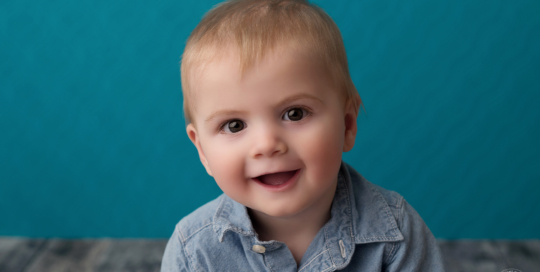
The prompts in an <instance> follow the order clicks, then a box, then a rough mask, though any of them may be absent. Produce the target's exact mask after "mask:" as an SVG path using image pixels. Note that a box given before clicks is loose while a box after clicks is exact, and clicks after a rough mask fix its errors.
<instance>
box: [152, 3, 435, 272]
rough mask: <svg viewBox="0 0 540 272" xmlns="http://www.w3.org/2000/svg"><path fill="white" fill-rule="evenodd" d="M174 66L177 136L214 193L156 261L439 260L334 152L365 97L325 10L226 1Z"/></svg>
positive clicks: (338, 266) (415, 266)
mask: <svg viewBox="0 0 540 272" xmlns="http://www.w3.org/2000/svg"><path fill="white" fill-rule="evenodd" d="M181 75H182V87H183V95H184V111H185V118H186V123H187V128H186V130H187V134H188V136H189V139H190V140H191V141H192V142H193V144H194V145H195V147H196V148H197V151H198V153H199V158H200V160H201V162H202V164H203V165H204V167H205V168H206V171H207V172H208V174H209V175H210V176H212V177H213V178H214V179H215V181H216V182H217V184H218V186H219V187H220V188H221V189H222V190H223V192H224V194H222V195H221V196H220V197H218V198H217V199H215V200H213V201H211V202H209V203H207V204H206V205H204V206H202V207H200V208H199V209H197V210H196V211H194V212H193V213H191V214H190V215H188V216H186V217H185V218H183V219H182V220H181V221H180V222H179V223H178V225H177V226H176V229H175V231H174V233H173V235H172V237H171V238H170V240H169V242H168V244H167V248H166V250H165V254H164V256H163V263H162V268H161V269H162V271H274V272H282V271H334V270H342V271H443V266H442V261H441V257H440V254H439V250H438V248H437V244H436V240H435V238H434V237H433V234H432V233H431V232H430V230H429V229H428V227H427V226H426V224H425V223H424V221H423V220H422V218H420V216H419V215H418V213H416V211H415V210H414V209H413V208H412V207H411V206H410V205H409V204H408V203H407V202H406V201H405V200H404V199H403V197H402V196H400V195H399V194H398V193H395V192H392V191H388V190H385V189H383V188H381V187H379V186H377V185H374V184H372V183H370V182H369V181H367V180H366V179H364V178H363V177H362V176H361V175H360V174H359V173H358V172H356V171H355V170H354V169H353V168H352V167H351V166H349V165H348V164H346V163H344V162H343V161H342V154H343V152H347V151H349V150H351V149H352V148H353V146H354V142H355V136H356V133H357V126H356V118H357V116H358V111H359V108H360V105H361V103H362V101H361V99H360V96H359V95H358V93H357V91H356V88H355V87H354V85H353V82H352V80H351V78H350V75H349V71H348V65H347V56H346V54H345V48H344V45H343V41H342V38H341V34H340V32H339V29H338V28H337V26H336V24H335V23H334V22H333V20H332V19H331V18H330V17H329V16H328V15H327V14H326V13H325V12H324V11H323V10H321V9H320V8H318V7H316V6H314V5H312V4H310V3H308V2H307V1H302V0H236V1H234V0H233V1H228V2H224V3H222V4H220V5H218V6H216V7H215V8H214V9H212V10H211V11H210V12H209V13H208V14H206V16H205V17H204V18H203V19H202V21H201V22H200V23H199V25H198V26H197V27H196V28H195V30H194V31H193V33H191V36H190V37H189V39H188V41H187V44H186V48H185V51H184V54H183V57H182V65H181Z"/></svg>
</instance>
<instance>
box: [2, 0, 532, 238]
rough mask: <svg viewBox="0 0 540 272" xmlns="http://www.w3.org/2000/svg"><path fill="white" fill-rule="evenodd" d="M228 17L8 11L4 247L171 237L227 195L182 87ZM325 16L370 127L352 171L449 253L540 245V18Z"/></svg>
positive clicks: (412, 3)
mask: <svg viewBox="0 0 540 272" xmlns="http://www.w3.org/2000/svg"><path fill="white" fill-rule="evenodd" d="M217 2H218V1H209V0H206V1H127V0H119V1H96V0H80V1H66V0H58V1H52V0H51V1H36V0H24V1H22V0H19V1H13V0H8V1H1V2H0V49H1V50H0V129H1V131H0V235H23V236H46V237H50V236H59V237H102V236H112V237H168V236H169V235H170V234H171V233H172V230H173V227H174V224H175V223H176V222H177V221H178V220H179V219H180V218H181V217H182V216H184V215H186V214H187V213H189V212H191V211H193V210H194V209H195V208H196V207H198V206H200V205H202V204H203V203H205V202H207V201H208V200H210V199H213V198H215V197H216V196H217V195H218V194H220V190H219V188H218V187H217V186H216V185H215V184H214V182H213V180H212V179H211V178H210V177H209V176H207V175H206V173H205V171H204V169H203V167H202V166H201V165H200V162H199V160H198V157H197V153H196V150H195V148H194V147H193V146H192V145H191V143H190V142H189V140H188V138H187V136H186V135H185V131H184V123H183V118H182V109H181V105H182V96H181V86H180V77H179V71H178V70H179V69H178V61H179V57H180V55H181V53H182V51H183V47H184V43H185V40H186V39H187V37H188V35H189V33H190V31H191V30H192V29H193V28H194V27H195V25H196V24H197V23H198V21H199V20H200V18H201V17H202V15H203V14H204V13H205V12H206V11H207V10H208V9H209V8H211V7H212V6H213V5H214V4H216V3H217ZM315 3H317V4H318V5H320V6H322V7H323V8H324V9H326V10H327V12H328V13H329V14H330V15H331V16H332V17H333V18H334V19H335V21H336V22H337V24H338V25H339V27H340V28H341V30H342V34H343V36H344V40H345V44H346V47H347V50H348V56H349V60H350V68H351V72H352V77H353V80H354V82H355V83H356V85H357V87H358V90H359V92H360V95H361V96H362V98H363V100H364V104H365V108H366V111H367V114H362V116H361V117H360V119H359V120H358V124H359V134H358V137H357V145H356V146H355V148H354V149H353V151H351V152H350V153H347V154H345V161H347V162H348V163H350V164H352V165H353V166H355V167H356V169H357V170H359V171H360V172H361V173H362V174H363V175H364V176H366V177H367V178H368V179H369V180H371V181H372V182H374V183H377V184H380V185H382V186H383V187H386V188H389V189H393V190H396V191H398V192H400V193H401V194H402V195H404V196H405V198H406V199H407V200H408V201H409V202H410V203H411V204H412V205H413V206H414V207H415V208H416V209H417V210H418V212H419V213H420V214H421V215H422V217H423V218H424V220H425V221H426V222H427V224H428V226H429V227H430V228H431V230H432V231H433V233H434V234H435V236H437V237H443V238H506V239H516V238H540V236H539V234H538V229H540V216H538V214H539V211H540V204H539V203H540V201H538V193H539V192H540V144H539V139H540V110H539V105H540V16H538V14H540V2H539V1H536V0H516V1H502V0H494V1H493V0H492V1H487V0H453V1H431V0H408V1H398V0H386V1H380V0H365V1H357V0H354V1H352V0H351V1H330V0H324V1H323V0H318V1H315Z"/></svg>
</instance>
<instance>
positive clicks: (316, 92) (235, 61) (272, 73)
mask: <svg viewBox="0 0 540 272" xmlns="http://www.w3.org/2000/svg"><path fill="white" fill-rule="evenodd" d="M330 78H331V77H330V76H329V75H328V72H327V69H325V67H324V65H323V64H322V63H321V62H320V61H319V60H318V59H317V58H313V57H310V56H309V55H308V54H305V53H302V52H299V51H298V50H292V49H290V48H278V49H276V50H273V51H272V52H269V53H268V54H266V55H265V56H264V58H262V59H261V60H260V61H258V62H256V63H254V64H253V65H252V66H251V67H250V68H249V69H246V70H245V71H241V65H240V58H239V55H238V52H236V51H235V50H227V51H225V50H224V51H223V52H222V53H221V54H220V56H219V57H218V58H215V59H213V60H212V61H209V62H207V63H205V64H204V65H203V66H201V67H200V68H199V69H198V71H197V72H196V73H195V74H194V77H193V80H194V82H193V86H192V91H193V100H192V102H193V118H194V119H195V120H197V121H196V122H197V123H199V122H204V121H203V120H205V119H207V118H208V116H209V115H212V113H213V112H215V111H219V110H222V109H227V110H240V109H248V108H251V109H252V110H258V109H260V108H261V107H264V106H268V107H271V106H273V105H277V104H278V102H279V101H281V100H286V99H287V98H290V97H293V96H299V95H302V94H308V95H311V96H314V97H317V98H319V99H321V100H322V99H327V98H328V96H329V95H331V96H337V93H338V91H337V90H336V89H335V88H334V84H332V81H331V79H330ZM195 120H194V121H195Z"/></svg>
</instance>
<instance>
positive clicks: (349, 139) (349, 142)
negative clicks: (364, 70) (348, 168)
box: [343, 94, 362, 152]
mask: <svg viewBox="0 0 540 272" xmlns="http://www.w3.org/2000/svg"><path fill="white" fill-rule="evenodd" d="M353 102H354V103H353ZM361 103H362V100H361V99H360V95H358V94H355V96H354V98H353V99H351V100H349V101H347V105H346V106H345V116H344V118H345V139H344V141H343V152H349V151H350V150H351V149H352V148H353V146H354V141H355V139H356V130H357V126H356V119H357V118H358V111H359V109H360V104H361Z"/></svg>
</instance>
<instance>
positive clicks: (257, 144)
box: [251, 127, 288, 158]
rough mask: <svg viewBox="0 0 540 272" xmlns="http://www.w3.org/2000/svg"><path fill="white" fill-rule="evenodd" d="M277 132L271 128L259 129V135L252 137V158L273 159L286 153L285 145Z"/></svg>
mask: <svg viewBox="0 0 540 272" xmlns="http://www.w3.org/2000/svg"><path fill="white" fill-rule="evenodd" d="M278 130H279V129H276V128H271V127H266V128H260V129H259V133H257V134H256V135H254V139H253V145H252V148H251V157H252V158H262V157H273V156H276V155H279V154H285V153H287V151H288V147H287V144H286V143H285V141H283V139H282V138H281V135H280V133H279V131H278Z"/></svg>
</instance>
